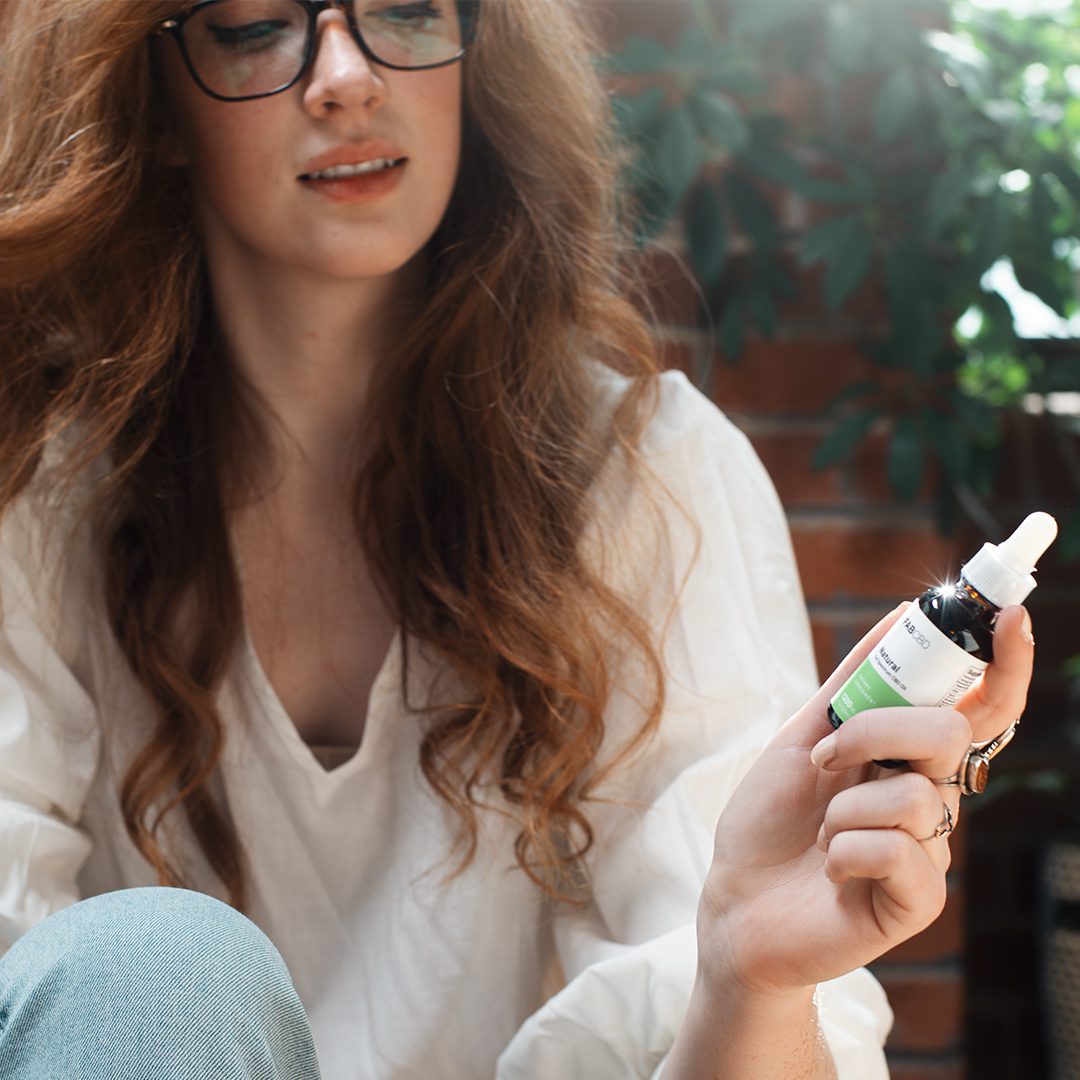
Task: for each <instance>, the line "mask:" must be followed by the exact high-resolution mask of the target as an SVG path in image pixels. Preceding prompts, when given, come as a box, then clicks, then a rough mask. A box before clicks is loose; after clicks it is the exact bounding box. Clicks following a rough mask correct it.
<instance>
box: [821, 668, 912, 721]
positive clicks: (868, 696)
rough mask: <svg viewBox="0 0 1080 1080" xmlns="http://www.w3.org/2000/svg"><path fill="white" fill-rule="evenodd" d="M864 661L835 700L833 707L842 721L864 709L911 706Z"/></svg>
mask: <svg viewBox="0 0 1080 1080" xmlns="http://www.w3.org/2000/svg"><path fill="white" fill-rule="evenodd" d="M910 704H911V702H910V701H908V700H907V698H904V697H901V695H900V694H898V693H897V692H896V691H895V690H894V689H893V688H892V687H891V686H890V685H889V684H888V683H887V682H886V681H885V680H884V679H883V678H882V677H881V676H880V675H879V674H878V673H877V671H876V670H875V669H874V666H873V664H872V663H871V662H870V661H869V660H864V661H863V662H862V663H861V664H860V665H859V667H858V670H857V671H856V672H855V674H854V675H852V676H851V678H850V679H848V681H847V682H846V683H844V685H843V687H842V688H841V690H840V693H839V694H837V695H836V697H834V698H833V701H832V707H833V710H834V711H835V712H836V715H837V716H839V717H840V719H841V720H848V719H850V718H851V717H852V716H854V715H855V713H857V712H862V711H863V709H882V708H884V707H885V706H886V705H910Z"/></svg>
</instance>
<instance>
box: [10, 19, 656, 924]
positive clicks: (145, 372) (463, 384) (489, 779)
mask: <svg viewBox="0 0 1080 1080" xmlns="http://www.w3.org/2000/svg"><path fill="white" fill-rule="evenodd" d="M3 6H4V12H3V14H2V15H0V52H2V55H3V57H4V62H3V64H2V65H0V134H2V141H0V513H2V512H3V511H4V509H6V508H7V507H8V506H10V505H11V503H12V502H13V500H14V499H15V498H16V497H17V496H18V495H19V493H20V492H21V491H22V490H23V489H24V488H25V487H26V485H27V484H28V482H29V481H30V480H31V478H32V477H33V476H34V474H35V472H36V470H37V469H38V466H39V463H40V460H41V457H42V453H43V451H44V449H45V447H46V445H47V444H49V442H50V440H53V439H56V438H57V436H58V434H59V433H60V432H66V433H68V435H69V436H70V438H69V439H68V440H67V441H66V442H65V445H66V446H69V447H70V448H69V449H68V450H67V452H66V455H65V458H64V461H63V468H62V474H61V475H62V477H63V478H64V480H65V482H66V483H73V482H74V479H75V477H76V476H77V475H79V474H81V473H83V472H84V470H85V468H86V466H87V465H88V464H89V463H90V462H92V461H95V462H100V461H104V462H106V463H107V467H106V468H105V469H104V470H98V471H99V472H101V478H100V480H99V481H98V482H97V483H96V486H95V488H94V493H93V497H92V499H91V505H92V510H93V520H94V522H95V523H96V524H95V528H96V529H97V530H98V531H99V534H100V541H101V542H100V557H101V567H102V580H103V587H104V597H105V604H106V606H107V610H108V614H109V617H110V620H111V626H112V628H113V631H114V633H115V635H116V639H117V641H118V642H119V645H120V647H121V649H122V651H123V653H124V655H125V656H126V658H127V661H128V663H129V664H130V667H131V670H132V672H133V673H134V675H135V676H136V678H137V679H138V680H139V682H140V683H141V684H142V686H143V687H144V688H145V690H146V691H147V692H148V693H149V695H150V696H151V698H152V699H153V701H154V702H155V703H156V706H157V715H156V718H155V719H154V721H153V722H152V723H151V724H148V730H147V732H146V742H145V745H144V746H143V747H142V749H141V751H140V752H139V753H138V754H137V755H136V757H135V758H134V760H133V761H132V762H131V764H130V767H129V769H128V771H127V773H126V775H125V776H124V777H123V779H122V782H121V785H120V790H119V792H118V798H119V801H120V805H121V808H122V812H123V819H124V822H125V825H126V828H127V831H128V833H129V835H130V837H131V840H132V842H133V843H134V844H135V846H136V847H137V849H138V850H139V851H140V852H141V854H142V855H143V857H145V859H146V860H147V861H148V862H149V863H150V865H151V866H152V867H153V868H154V871H155V872H156V875H157V878H158V880H159V882H160V883H161V884H163V885H164V884H173V885H185V884H186V882H185V881H184V878H183V875H182V873H181V871H180V869H179V867H178V866H177V865H175V864H174V863H175V860H170V856H169V853H168V852H167V851H166V850H165V845H163V843H162V842H161V837H160V835H159V829H160V825H161V822H162V819H163V817H164V816H165V815H166V814H168V813H170V812H174V811H180V812H182V814H183V815H184V817H185V818H186V822H187V824H188V825H189V826H190V829H191V832H192V834H193V836H194V838H195V840H196V841H197V843H198V845H199V847H200V848H201V849H202V851H203V852H204V854H205V856H206V858H207V860H208V862H209V865H210V866H211V868H212V869H213V871H214V872H215V873H216V874H217V875H218V877H219V878H220V879H221V881H222V883H223V884H224V886H225V888H226V890H227V893H228V896H229V897H230V901H231V903H233V904H234V905H235V906H236V907H238V908H239V909H240V910H244V909H245V906H246V903H247V891H246V878H247V875H246V872H245V858H244V852H243V851H242V849H241V845H240V843H239V841H238V838H237V836H236V834H235V831H234V829H233V827H232V825H231V823H230V821H229V819H228V815H227V812H226V810H225V809H224V808H223V807H222V806H221V805H219V803H218V801H217V800H216V799H215V797H214V795H213V784H212V780H213V777H214V773H215V770H216V768H217V766H218V763H219V760H220V757H221V752H222V748H223V745H224V740H225V738H226V736H227V732H226V731H225V730H224V728H223V724H222V721H221V718H220V717H219V715H218V712H217V709H216V706H215V691H216V689H217V688H218V687H219V686H220V684H221V681H222V679H223V678H224V676H225V673H226V671H227V670H228V668H229V665H230V662H231V660H232V659H233V657H234V655H235V651H236V649H237V647H238V644H239V642H240V640H241V639H242V634H243V611H242V604H241V597H240V589H239V584H238V577H237V571H236V567H235V565H234V562H233V558H232V554H231V548H230V544H229V522H230V515H231V513H232V511H233V510H234V509H235V508H236V507H237V505H238V504H239V503H240V502H241V501H242V500H243V499H244V498H245V497H246V495H247V494H248V492H247V488H246V487H245V485H246V480H245V478H244V476H243V475H242V473H241V472H240V471H238V470H237V469H236V468H235V467H234V463H236V462H243V461H245V460H250V458H251V454H252V448H253V446H254V445H255V441H256V440H258V439H259V438H260V437H262V435H263V434H265V431H264V428H263V427H262V426H261V425H260V418H259V416H258V410H257V409H255V408H253V406H252V403H251V401H250V397H249V395H247V394H245V392H244V387H243V386H242V385H241V384H240V383H239V381H238V377H237V375H236V374H235V372H234V371H233V370H232V368H231V367H230V365H229V364H228V363H227V362H222V360H223V359H224V357H223V350H222V348H221V344H220V340H219V335H218V332H217V328H216V326H215V324H214V320H213V316H212V312H211V310H210V305H209V303H208V301H207V297H208V283H207V281H206V274H205V268H204V265H203V258H202V253H201V248H200V242H199V236H198V233H197V231H196V227H195V223H194V215H193V213H192V204H191V196H190V193H189V190H188V186H187V179H186V176H185V174H184V172H183V170H181V169H177V168H174V167H169V165H168V164H167V162H165V161H164V160H163V159H162V157H161V156H160V154H159V150H158V147H159V144H160V134H161V130H162V110H163V108H164V105H165V102H164V98H163V92H162V90H161V87H160V85H159V83H158V81H157V80H156V78H155V74H154V67H153V62H152V51H151V49H150V48H149V47H148V44H147V42H148V36H149V35H150V34H151V33H152V31H153V30H154V28H155V26H156V24H157V23H158V22H159V21H160V20H161V19H162V18H165V17H167V16H169V15H172V14H175V13H176V12H177V11H178V10H181V9H182V8H183V7H184V5H183V4H178V3H177V2H176V0H171V2H167V0H141V2H139V3H131V2H130V0H15V2H8V3H6V4H4V5H3ZM479 16H480V17H479V26H478V33H477V39H476V42H475V45H474V47H473V49H472V51H471V52H470V54H469V55H468V56H467V57H466V58H465V60H464V64H463V85H464V115H463V152H462V162H461V169H460V175H459V178H458V183H457V185H456V188H455V192H454V195H453V197H452V200H451V204H450V206H449V208H448V211H447V213H446V215H445V218H444V220H443V221H442V223H441V224H440V226H439V228H438V230H437V232H436V234H435V235H434V236H433V238H432V239H431V241H430V251H429V258H428V260H427V271H426V283H425V292H424V295H423V303H422V305H421V307H420V309H419V311H418V312H417V317H416V319H415V320H414V321H413V322H412V324H411V326H410V328H409V332H408V334H407V336H406V337H405V338H404V339H403V340H401V341H399V342H398V343H396V345H395V355H394V357H393V358H392V362H388V363H385V364H381V365H380V375H379V378H378V381H377V382H375V383H374V384H373V385H372V387H371V392H370V395H369V399H368V402H367V403H366V406H365V412H364V415H363V416H362V417H358V418H357V423H358V425H359V424H363V425H364V431H365V439H366V442H367V444H368V445H370V446H371V447H372V449H371V450H370V452H369V453H367V454H366V455H365V456H364V458H363V459H362V460H358V462H357V469H356V479H355V488H354V495H355V521H356V530H357V535H358V538H359V541H360V542H361V544H362V547H363V550H364V552H365V554H366V557H367V560H368V562H369V565H370V567H371V569H372V573H373V574H374V576H375V577H376V580H377V582H378V584H379V587H380V589H381V591H382V593H383V595H384V598H385V600H386V602H387V603H388V604H390V605H391V608H392V610H393V612H394V613H395V614H396V616H397V618H398V620H399V626H400V628H401V633H402V634H403V635H405V637H406V638H407V637H408V636H410V635H411V636H412V637H413V638H415V639H416V640H417V641H420V642H422V643H425V645H426V646H430V647H431V648H432V649H434V650H435V652H436V654H437V655H438V656H439V657H440V658H441V659H442V660H443V661H445V663H446V664H448V665H449V666H450V667H451V668H452V669H453V670H454V671H455V672H456V673H457V674H459V675H460V676H461V681H462V685H464V686H466V687H468V693H467V694H465V695H464V696H463V697H461V698H460V699H456V700H452V701H425V702H417V703H409V704H410V706H411V707H412V708H413V709H414V712H415V714H416V716H417V722H418V723H423V724H424V734H423V739H422V744H421V750H420V764H421V766H422V770H423V773H424V775H425V776H426V778H427V781H428V782H429V783H430V785H431V786H432V788H433V789H434V790H435V791H436V792H437V793H438V794H439V796H441V797H442V798H443V799H445V800H446V802H447V803H448V804H449V805H450V806H451V807H452V808H453V809H454V811H456V812H457V814H458V816H459V820H460V831H459V834H458V838H457V843H456V845H455V847H454V851H455V853H457V854H459V855H460V856H461V858H460V860H459V863H458V866H457V869H456V870H455V871H454V873H455V874H456V873H459V872H460V871H461V870H462V869H464V867H465V866H467V865H468V864H469V862H470V861H471V860H472V858H473V856H474V854H475V850H476V846H477V838H478V825H477V814H478V812H481V811H483V810H484V809H490V810H495V811H497V812H501V813H509V814H510V815H511V816H512V818H513V819H514V820H515V822H516V823H517V826H518V828H519V832H518V834H517V840H516V845H515V854H516V858H517V861H518V863H519V864H520V866H521V868H522V869H523V870H524V872H525V873H526V874H527V875H529V877H530V878H532V879H533V880H534V881H535V882H536V883H537V884H538V885H539V886H540V887H541V888H542V889H544V890H545V891H546V892H547V893H548V894H549V895H551V896H553V897H555V898H557V899H562V900H565V901H568V902H577V901H579V900H580V899H581V896H580V890H577V895H575V888H574V887H573V886H572V884H571V883H572V881H573V880H580V877H579V876H578V875H577V871H578V870H579V869H580V865H581V857H582V856H583V855H584V854H585V853H586V852H587V851H588V850H589V848H590V846H591V844H592V842H593V831H592V829H591V827H590V824H589V818H588V814H587V804H588V803H589V801H590V798H591V797H592V796H593V793H594V791H595V789H596V788H597V787H598V785H599V784H600V782H601V780H602V779H603V778H604V777H605V776H607V775H608V774H609V772H610V770H611V769H612V768H614V767H615V766H616V765H617V764H618V763H619V762H620V761H621V760H623V759H624V758H625V757H626V755H627V754H629V753H631V752H633V751H634V750H635V749H636V748H638V747H639V746H641V745H643V743H644V741H645V740H646V739H647V738H648V737H649V735H650V734H651V733H652V732H653V731H655V729H656V727H657V726H658V723H659V718H660V714H661V709H662V705H663V669H662V664H661V658H660V643H659V641H658V640H655V639H656V636H657V635H656V633H655V631H654V629H652V628H651V627H650V626H649V625H648V624H647V623H646V622H645V620H644V619H643V618H642V617H641V615H640V614H639V613H638V612H637V611H636V610H635V609H634V607H633V606H632V605H631V604H630V603H629V602H628V600H627V598H626V597H625V596H623V595H620V594H619V593H618V592H617V591H616V590H615V589H614V588H613V587H612V585H611V584H610V582H607V581H605V580H604V579H603V577H602V576H601V575H600V574H599V573H598V571H597V568H596V566H595V565H594V564H593V562H592V560H590V559H589V558H588V557H587V555H586V552H585V550H584V548H585V544H584V542H583V540H584V537H585V535H586V531H587V527H588V525H589V520H590V511H591V509H592V497H593V492H594V489H595V487H596V484H597V480H598V477H599V476H600V473H601V470H602V469H603V468H604V466H605V464H606V463H607V462H608V461H609V459H611V458H612V455H616V454H618V455H622V456H623V457H624V458H625V460H626V461H627V462H628V463H629V464H630V466H631V468H632V470H633V471H634V473H635V474H638V475H641V474H644V472H646V471H647V470H645V469H644V468H643V463H642V462H641V459H640V455H639V453H638V451H637V450H636V447H637V445H638V443H639V440H640V434H641V431H642V429H643V427H644V424H645V423H646V421H647V419H648V415H649V412H650V410H651V407H652V406H651V403H652V402H653V401H654V397H655V395H654V392H655V387H656V379H655V375H656V371H657V367H656V359H655V349H654V345H653V342H652V340H651V336H650V332H649V327H648V324H647V321H646V319H645V318H644V316H643V315H642V314H641V312H640V311H639V310H638V309H637V307H636V306H635V305H634V304H632V303H631V302H630V301H629V300H628V299H627V297H628V296H629V295H630V294H631V283H632V277H631V275H632V273H633V265H634V259H633V245H632V243H631V242H629V240H628V239H627V236H626V231H625V228H624V227H623V225H622V222H623V220H624V215H623V212H622V208H621V207H620V203H619V197H618V194H617V191H618V185H617V174H618V168H619V151H618V146H617V143H616V141H615V139H614V137H613V133H612V129H611V124H610V117H609V111H610V110H609V102H608V100H607V96H606V94H605V91H604V88H603V86H602V84H601V82H600V81H599V79H598V77H597V74H596V72H595V70H594V67H593V61H592V56H593V55H594V54H595V52H596V49H595V42H594V41H593V39H592V38H591V36H590V30H589V28H588V26H587V25H586V23H585V22H584V20H583V18H582V16H581V15H580V13H579V12H577V10H576V8H575V5H574V3H573V2H572V0H498V2H497V3H484V4H482V10H481V11H480V13H479ZM593 361H598V362H600V363H602V364H605V365H607V366H609V367H611V368H614V369H617V370H618V371H620V372H621V373H623V374H624V375H627V376H630V379H629V381H628V390H627V391H626V393H625V394H624V395H622V396H621V397H620V398H619V400H618V402H617V405H616V407H615V408H614V409H613V410H612V409H605V408H603V407H602V404H601V401H600V398H599V394H598V390H597V385H596V378H595V374H594V373H593V372H591V371H590V364H591V362H593ZM615 642H618V643H620V649H621V650H622V654H623V655H629V656H632V657H633V661H634V665H635V671H638V672H645V680H644V684H645V685H646V687H647V693H645V695H644V700H643V701H642V722H641V725H640V730H637V731H636V735H635V736H634V737H633V738H631V739H630V740H629V742H628V743H627V745H626V746H625V748H624V750H623V752H622V753H619V754H617V755H616V756H615V757H614V758H612V759H611V760H606V758H605V759H604V760H605V761H606V764H605V765H603V766H602V767H601V765H600V762H601V755H600V753H599V751H600V747H601V743H602V741H603V738H604V733H605V720H604V715H605V708H606V705H607V703H608V700H609V698H610V696H611V694H612V690H613V680H614V678H615V669H614V666H613V664H612V656H613V651H612V646H613V643H615ZM406 682H407V679H403V685H404V684H405V683H406ZM103 722H107V720H105V721H103ZM151 728H152V730H151ZM491 783H494V785H495V790H496V791H497V792H499V793H500V794H501V796H502V799H501V805H496V803H498V802H499V800H496V803H493V802H491V801H485V800H483V799H482V798H481V793H482V792H483V790H485V787H486V786H487V785H488V784H491Z"/></svg>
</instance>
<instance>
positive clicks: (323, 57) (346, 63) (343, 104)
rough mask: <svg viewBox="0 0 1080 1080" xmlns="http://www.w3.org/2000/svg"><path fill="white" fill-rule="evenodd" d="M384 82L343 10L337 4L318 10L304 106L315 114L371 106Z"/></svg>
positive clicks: (381, 94) (382, 92) (379, 99)
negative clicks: (362, 48) (356, 36)
mask: <svg viewBox="0 0 1080 1080" xmlns="http://www.w3.org/2000/svg"><path fill="white" fill-rule="evenodd" d="M385 94H386V83H385V82H384V81H383V79H382V77H381V76H380V74H379V73H378V72H377V71H376V70H375V69H374V68H373V67H372V64H371V61H370V60H369V59H368V58H367V57H366V56H365V55H364V53H363V51H362V50H361V49H360V46H359V45H358V44H357V43H356V40H355V39H354V38H353V36H352V32H351V31H350V30H349V25H348V23H347V22H346V20H345V14H344V12H342V11H341V10H339V9H338V8H337V7H332V8H331V9H330V10H327V11H322V12H320V13H319V17H318V19H317V21H316V24H315V56H314V57H313V59H312V62H311V70H310V72H309V75H308V80H307V86H306V87H305V89H304V106H305V108H307V110H308V111H309V112H311V113H312V114H313V115H316V116H325V115H326V114H327V113H331V112H334V111H338V110H342V109H344V110H350V109H356V108H369V109H370V108H375V107H376V106H377V105H378V104H380V103H381V102H382V100H383V98H384V96H385Z"/></svg>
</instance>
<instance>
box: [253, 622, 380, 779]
mask: <svg viewBox="0 0 1080 1080" xmlns="http://www.w3.org/2000/svg"><path fill="white" fill-rule="evenodd" d="M242 653H243V657H242V659H243V667H244V669H245V674H246V675H247V677H248V682H249V685H250V686H251V688H252V689H253V690H254V691H255V693H256V696H257V699H258V700H259V702H261V703H263V704H264V705H265V713H266V718H267V720H268V722H269V724H270V726H271V727H272V728H273V729H274V730H275V732H276V733H277V736H278V739H279V741H280V743H281V744H282V746H283V747H284V749H285V750H286V752H287V753H288V754H289V756H290V757H291V758H292V759H293V760H294V761H295V762H296V763H297V764H298V765H299V766H300V768H302V769H303V770H304V771H305V772H306V773H308V774H309V775H312V776H314V777H316V778H318V779H319V780H320V781H322V782H337V781H339V780H341V779H344V778H345V777H347V776H352V775H353V774H354V773H356V772H358V771H359V770H360V769H361V768H362V767H363V763H364V762H365V761H367V760H368V759H369V758H370V757H371V754H372V752H373V749H374V744H375V742H376V741H377V739H378V726H379V717H380V713H381V712H383V711H384V700H385V699H386V698H387V696H388V695H390V694H392V693H393V692H395V689H396V683H397V680H398V677H399V672H400V670H401V631H400V630H396V631H395V632H394V635H393V637H392V638H391V639H390V644H389V646H387V650H386V654H385V655H384V656H383V661H382V664H381V665H380V666H379V671H378V674H377V675H376V676H375V680H374V682H373V683H372V684H371V692H370V693H369V695H368V705H367V714H366V716H365V718H364V728H363V736H362V737H361V740H360V745H359V747H357V749H356V752H355V753H354V754H353V755H352V756H351V757H350V758H349V759H348V760H347V761H345V762H343V763H342V764H340V765H337V766H336V767H334V768H331V769H327V768H325V767H324V766H323V764H322V763H321V762H320V761H319V760H318V758H317V757H316V756H315V753H314V752H313V751H312V748H311V746H309V745H308V743H306V742H305V741H304V739H303V738H302V737H301V735H300V732H299V730H298V729H297V727H296V724H294V723H293V720H292V717H290V716H289V714H288V713H287V712H286V711H285V706H284V705H282V703H281V699H280V698H279V697H278V695H277V691H276V690H275V689H274V686H273V684H272V683H271V682H270V679H269V678H268V677H267V675H266V672H265V671H264V670H263V666H262V662H261V661H260V660H259V655H258V653H257V652H256V651H255V645H254V643H253V642H252V640H251V634H250V633H249V632H248V627H247V624H246V623H245V624H244V627H243V640H242ZM252 734H254V731H252Z"/></svg>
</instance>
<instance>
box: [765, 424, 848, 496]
mask: <svg viewBox="0 0 1080 1080" xmlns="http://www.w3.org/2000/svg"><path fill="white" fill-rule="evenodd" d="M750 441H751V442H752V443H753V444H754V449H755V450H756V451H757V453H758V457H760V458H761V461H762V463H763V464H764V466H765V468H766V469H767V470H768V473H769V475H770V476H771V477H772V481H773V483H774V484H775V485H776V490H777V492H778V494H779V495H780V499H781V501H782V502H783V503H784V505H785V506H811V505H826V506H833V505H836V504H838V503H840V502H842V501H843V498H844V491H843V484H842V482H841V476H840V470H839V469H825V470H815V469H813V468H811V461H812V460H813V457H814V451H815V450H816V449H817V446H818V443H819V442H820V441H821V436H820V435H816V434H777V435H772V434H769V435H763V434H755V433H753V432H751V434H750Z"/></svg>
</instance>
